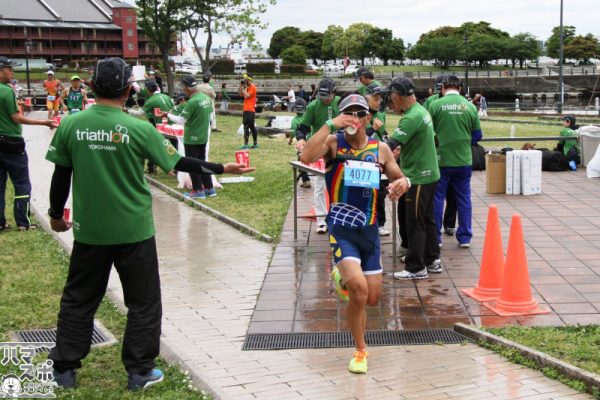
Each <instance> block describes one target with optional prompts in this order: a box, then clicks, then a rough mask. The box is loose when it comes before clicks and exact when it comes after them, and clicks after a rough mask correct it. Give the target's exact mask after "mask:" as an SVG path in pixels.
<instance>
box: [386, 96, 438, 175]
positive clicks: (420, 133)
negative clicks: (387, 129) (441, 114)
mask: <svg viewBox="0 0 600 400" xmlns="http://www.w3.org/2000/svg"><path fill="white" fill-rule="evenodd" d="M434 136H435V132H434V131H433V123H432V122H431V116H430V115H429V113H428V112H427V110H425V109H424V108H423V106H421V105H420V104H418V103H415V104H413V105H412V106H411V107H410V108H409V109H408V110H406V112H405V113H404V115H403V116H402V118H400V121H399V122H398V127H397V128H396V129H395V130H394V132H393V133H392V138H393V139H395V140H397V141H398V142H400V143H401V145H402V150H401V151H400V167H401V168H402V172H403V173H404V175H406V176H408V177H409V178H410V181H411V183H412V184H416V185H425V184H428V183H434V182H437V181H438V180H439V179H440V169H439V167H438V162H437V154H436V152H435V140H434Z"/></svg>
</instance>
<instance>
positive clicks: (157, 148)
mask: <svg viewBox="0 0 600 400" xmlns="http://www.w3.org/2000/svg"><path fill="white" fill-rule="evenodd" d="M180 158H181V155H179V153H178V152H177V150H176V149H175V148H174V147H173V146H172V145H171V143H170V142H169V141H168V140H167V139H165V138H163V137H162V136H161V135H160V134H159V133H158V132H157V131H156V129H154V127H153V126H152V125H150V124H149V123H148V122H146V121H142V120H139V119H137V118H134V117H131V116H129V115H127V114H125V113H123V112H122V111H121V109H120V108H116V107H111V106H105V105H101V104H95V105H94V107H91V108H90V109H89V110H85V111H82V112H79V113H77V114H74V115H72V116H71V117H69V118H66V119H64V121H63V122H62V123H61V125H60V126H59V128H58V129H57V131H56V134H55V135H54V138H53V139H52V143H51V144H50V147H49V149H48V153H47V154H46V159H47V160H48V161H51V162H53V163H55V164H58V165H61V166H64V167H70V168H73V235H74V237H75V240H76V241H78V242H81V243H86V244H92V245H111V244H125V243H136V242H140V241H143V240H146V239H148V238H150V237H152V236H153V235H154V232H155V230H154V222H153V219H152V195H151V193H150V186H149V185H148V183H147V182H146V180H145V179H144V162H145V160H146V159H148V160H151V161H152V162H153V163H155V164H157V165H159V166H160V167H161V168H162V169H163V170H165V171H171V170H172V169H173V168H174V167H175V165H176V164H177V162H178V161H179V159H180Z"/></svg>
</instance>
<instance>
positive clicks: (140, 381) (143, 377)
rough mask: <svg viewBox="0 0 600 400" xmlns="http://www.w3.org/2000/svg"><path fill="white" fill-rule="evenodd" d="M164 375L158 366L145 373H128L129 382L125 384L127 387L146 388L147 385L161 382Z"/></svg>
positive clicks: (131, 388)
mask: <svg viewBox="0 0 600 400" xmlns="http://www.w3.org/2000/svg"><path fill="white" fill-rule="evenodd" d="M164 377H165V374H163V372H162V371H161V370H160V369H158V368H154V369H151V370H150V371H148V372H146V373H145V374H129V382H128V384H127V389H129V390H139V389H146V388H147V387H148V386H152V385H154V384H156V383H158V382H162V380H163V378H164Z"/></svg>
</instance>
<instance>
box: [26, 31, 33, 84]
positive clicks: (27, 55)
mask: <svg viewBox="0 0 600 400" xmlns="http://www.w3.org/2000/svg"><path fill="white" fill-rule="evenodd" d="M31 46H32V43H31V40H29V34H27V36H26V39H25V74H26V76H27V93H28V94H29V93H31V82H30V80H29V51H30V50H31Z"/></svg>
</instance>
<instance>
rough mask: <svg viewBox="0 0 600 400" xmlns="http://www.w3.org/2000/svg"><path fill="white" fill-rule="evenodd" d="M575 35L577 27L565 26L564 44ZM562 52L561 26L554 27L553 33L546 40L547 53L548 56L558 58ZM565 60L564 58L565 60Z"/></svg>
mask: <svg viewBox="0 0 600 400" xmlns="http://www.w3.org/2000/svg"><path fill="white" fill-rule="evenodd" d="M574 36H575V27H574V26H572V25H567V26H563V44H564V45H565V46H566V45H567V44H569V42H570V41H571V39H572V38H573V37H574ZM559 52H560V26H555V27H554V28H552V35H550V37H549V38H548V40H547V41H546V54H547V55H548V57H552V58H558V56H559ZM563 62H564V60H563Z"/></svg>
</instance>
